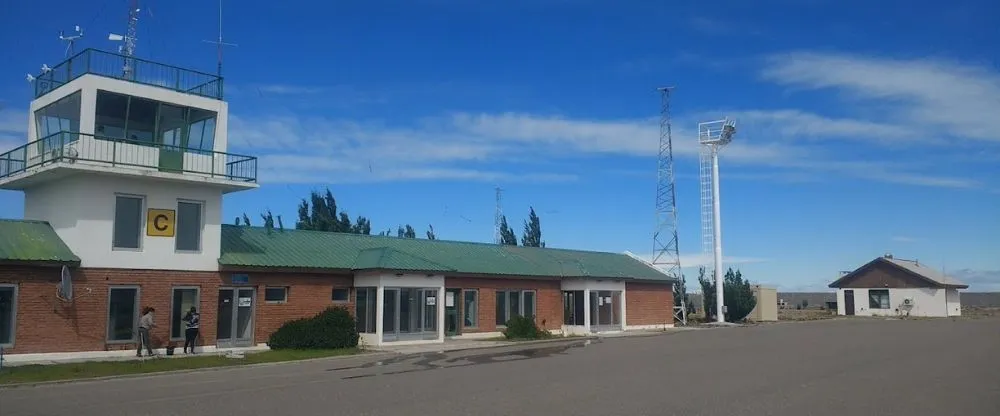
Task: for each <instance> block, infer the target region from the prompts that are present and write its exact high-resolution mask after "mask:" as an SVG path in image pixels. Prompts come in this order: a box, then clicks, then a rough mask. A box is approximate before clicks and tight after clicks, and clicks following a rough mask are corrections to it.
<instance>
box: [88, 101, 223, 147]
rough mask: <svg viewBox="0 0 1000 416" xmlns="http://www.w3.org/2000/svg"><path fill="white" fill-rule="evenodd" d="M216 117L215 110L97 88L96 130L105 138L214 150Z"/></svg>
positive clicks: (98, 134) (98, 135)
mask: <svg viewBox="0 0 1000 416" xmlns="http://www.w3.org/2000/svg"><path fill="white" fill-rule="evenodd" d="M216 117H217V114H216V113H215V112H214V111H209V110H202V109H200V108H193V107H180V106H176V105H171V104H167V103H161V102H159V101H153V100H148V99H144V98H139V97H132V96H129V95H124V94H116V93H112V92H108V91H102V90H98V91H97V109H96V112H95V126H94V133H95V135H96V136H97V137H99V138H103V139H127V140H132V141H137V142H140V143H143V144H163V145H166V146H168V147H171V148H173V147H177V148H185V149H187V150H189V151H196V152H201V151H212V150H213V148H214V146H215V127H216ZM77 118H78V119H79V116H78V117H77Z"/></svg>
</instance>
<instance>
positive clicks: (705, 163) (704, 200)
mask: <svg viewBox="0 0 1000 416" xmlns="http://www.w3.org/2000/svg"><path fill="white" fill-rule="evenodd" d="M735 134H736V122H735V121H732V120H730V119H728V118H726V119H722V120H715V121H709V122H705V123H698V144H699V146H700V147H701V149H700V151H699V155H698V156H699V157H698V160H699V165H700V166H699V171H700V181H701V186H700V188H701V230H702V236H701V241H702V249H703V250H705V252H706V253H712V257H713V262H712V267H711V268H706V270H705V272H706V273H705V274H706V275H709V276H712V275H713V274H714V277H715V311H716V312H715V313H716V320H717V321H718V322H723V321H725V313H724V310H725V309H724V308H725V305H724V301H723V292H724V291H723V287H724V284H723V278H724V276H723V272H722V209H721V205H720V201H719V199H720V198H719V151H721V150H722V148H723V147H726V145H728V144H729V143H730V142H731V141H732V140H733V135H735Z"/></svg>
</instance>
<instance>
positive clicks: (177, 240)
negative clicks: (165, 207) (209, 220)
mask: <svg viewBox="0 0 1000 416" xmlns="http://www.w3.org/2000/svg"><path fill="white" fill-rule="evenodd" d="M181 204H187V205H197V206H198V228H197V230H198V231H197V234H198V235H197V236H196V237H195V238H194V240H195V242H196V244H197V245H198V247H197V248H195V249H191V248H187V247H184V248H182V247H181V241H182V237H181V234H182V233H183V232H184V231H183V230H185V229H184V227H182V226H181V221H184V220H183V218H184V214H182V213H183V212H184V210H182V209H181ZM175 222H176V224H175V225H174V228H175V229H176V232H175V233H174V251H176V252H180V253H201V251H202V249H203V246H204V244H202V243H203V241H202V240H203V238H204V235H205V201H196V200H192V199H178V200H177V218H176V220H175Z"/></svg>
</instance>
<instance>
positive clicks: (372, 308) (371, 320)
mask: <svg viewBox="0 0 1000 416" xmlns="http://www.w3.org/2000/svg"><path fill="white" fill-rule="evenodd" d="M354 296H355V305H354V317H355V318H357V320H358V332H360V333H363V334H374V333H375V314H376V313H377V311H378V303H377V301H378V299H377V298H378V288H374V287H356V288H354Z"/></svg>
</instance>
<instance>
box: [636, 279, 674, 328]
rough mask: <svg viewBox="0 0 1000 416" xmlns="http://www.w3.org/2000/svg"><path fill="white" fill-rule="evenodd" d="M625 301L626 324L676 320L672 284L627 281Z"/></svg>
mask: <svg viewBox="0 0 1000 416" xmlns="http://www.w3.org/2000/svg"><path fill="white" fill-rule="evenodd" d="M625 303H626V304H625V320H626V322H625V324H626V325H629V326H632V325H658V324H672V323H673V322H674V310H673V307H674V292H673V286H672V285H669V284H663V283H638V282H627V283H625Z"/></svg>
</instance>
